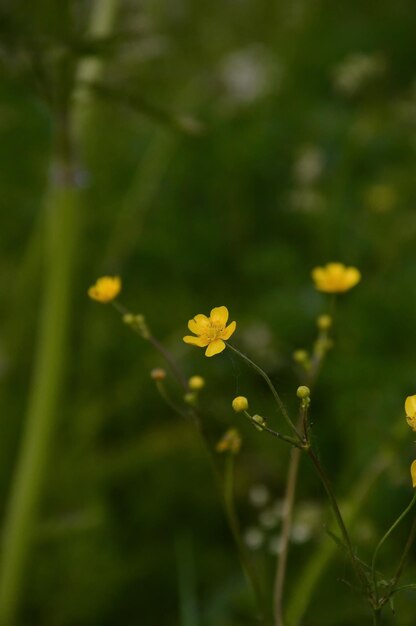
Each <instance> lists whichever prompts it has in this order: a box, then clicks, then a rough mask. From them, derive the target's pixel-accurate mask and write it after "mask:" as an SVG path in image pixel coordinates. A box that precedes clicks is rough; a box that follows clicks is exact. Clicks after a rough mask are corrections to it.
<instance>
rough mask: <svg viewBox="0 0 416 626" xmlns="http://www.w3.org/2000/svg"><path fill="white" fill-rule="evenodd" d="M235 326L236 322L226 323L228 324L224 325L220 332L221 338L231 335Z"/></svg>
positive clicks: (227, 337)
mask: <svg viewBox="0 0 416 626" xmlns="http://www.w3.org/2000/svg"><path fill="white" fill-rule="evenodd" d="M236 327H237V322H231V324H228V326H226V327H225V328H224V330H223V331H222V333H221V334H220V337H221V339H229V338H230V337H231V335H232V334H233V332H234V331H235V329H236Z"/></svg>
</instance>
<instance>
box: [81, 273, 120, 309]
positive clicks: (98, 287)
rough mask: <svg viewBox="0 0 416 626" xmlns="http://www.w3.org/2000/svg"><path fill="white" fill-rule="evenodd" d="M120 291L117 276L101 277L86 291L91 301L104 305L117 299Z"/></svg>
mask: <svg viewBox="0 0 416 626" xmlns="http://www.w3.org/2000/svg"><path fill="white" fill-rule="evenodd" d="M120 291H121V278H120V277H119V276H102V277H101V278H98V280H97V281H96V283H95V285H93V286H92V287H90V288H89V289H88V295H89V297H90V298H91V299H92V300H97V302H103V303H106V302H111V301H112V300H114V299H115V298H117V296H118V294H119V293H120Z"/></svg>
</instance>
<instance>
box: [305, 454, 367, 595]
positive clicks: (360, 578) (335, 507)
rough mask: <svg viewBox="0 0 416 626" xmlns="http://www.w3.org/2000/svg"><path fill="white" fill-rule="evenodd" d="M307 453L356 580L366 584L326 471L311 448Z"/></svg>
mask: <svg viewBox="0 0 416 626" xmlns="http://www.w3.org/2000/svg"><path fill="white" fill-rule="evenodd" d="M307 454H308V456H309V458H310V459H311V461H312V463H313V464H314V466H315V469H316V471H317V473H318V476H319V478H320V479H321V482H322V485H323V487H324V489H325V491H326V494H327V496H328V500H329V502H330V505H331V507H332V510H333V513H334V516H335V519H336V521H337V524H338V527H339V529H340V531H341V534H342V538H343V540H344V543H345V545H346V548H347V550H348V554H349V556H350V559H351V565H352V567H353V570H354V572H355V575H356V577H357V580H358V581H359V582H360V583H361V584H364V585H365V586H366V584H367V583H366V580H365V576H364V575H363V573H362V571H361V570H360V568H359V566H358V563H357V559H356V558H355V554H354V550H353V547H352V543H351V539H350V536H349V534H348V530H347V527H346V526H345V522H344V519H343V517H342V514H341V511H340V509H339V506H338V502H337V499H336V497H335V494H334V491H333V489H332V485H331V482H330V480H329V478H328V476H327V474H326V471H325V470H324V468H323V467H322V465H321V462H320V461H319V459H318V457H317V456H316V455H315V453H314V452H313V450H312V449H311V448H310V449H309V450H308V451H307Z"/></svg>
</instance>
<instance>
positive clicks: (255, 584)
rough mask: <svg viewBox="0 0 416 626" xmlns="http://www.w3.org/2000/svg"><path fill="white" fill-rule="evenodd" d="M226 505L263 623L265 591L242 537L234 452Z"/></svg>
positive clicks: (227, 478) (229, 459)
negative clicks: (236, 496)
mask: <svg viewBox="0 0 416 626" xmlns="http://www.w3.org/2000/svg"><path fill="white" fill-rule="evenodd" d="M224 505H225V511H226V515H227V519H228V525H229V527H230V529H231V532H232V535H233V538H234V542H235V545H236V546H237V551H238V555H239V558H240V563H241V567H242V569H243V572H244V574H245V577H246V579H247V582H248V583H249V585H250V586H251V587H252V589H253V592H254V596H255V599H256V603H257V609H258V611H259V615H260V620H261V622H262V623H265V616H264V606H265V604H264V599H263V593H262V590H261V588H260V584H259V581H258V578H257V574H256V572H255V570H254V568H253V566H252V564H251V562H250V560H249V559H248V558H247V554H246V549H245V547H244V543H243V540H242V537H241V530H240V524H239V521H238V516H237V513H236V510H235V505H234V455H233V454H232V453H228V454H227V458H226V461H225V476H224Z"/></svg>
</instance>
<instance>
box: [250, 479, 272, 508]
mask: <svg viewBox="0 0 416 626" xmlns="http://www.w3.org/2000/svg"><path fill="white" fill-rule="evenodd" d="M248 497H249V499H250V502H251V504H253V505H254V506H257V507H262V506H264V505H265V504H267V502H268V501H269V498H270V493H269V490H268V489H267V487H266V485H260V484H259V485H253V486H252V487H251V489H250V491H249V494H248Z"/></svg>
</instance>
